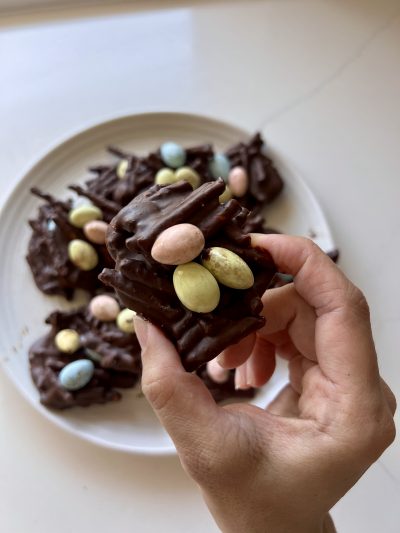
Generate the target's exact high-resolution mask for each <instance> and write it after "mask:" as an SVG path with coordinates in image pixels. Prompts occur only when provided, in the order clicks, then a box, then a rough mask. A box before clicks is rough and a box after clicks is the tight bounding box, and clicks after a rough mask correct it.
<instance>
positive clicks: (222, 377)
mask: <svg viewBox="0 0 400 533" xmlns="http://www.w3.org/2000/svg"><path fill="white" fill-rule="evenodd" d="M207 374H208V375H209V377H210V378H211V379H212V380H213V381H214V383H226V382H227V381H228V379H229V370H226V369H225V368H222V366H221V365H219V364H218V362H217V360H216V359H213V360H212V361H208V363H207Z"/></svg>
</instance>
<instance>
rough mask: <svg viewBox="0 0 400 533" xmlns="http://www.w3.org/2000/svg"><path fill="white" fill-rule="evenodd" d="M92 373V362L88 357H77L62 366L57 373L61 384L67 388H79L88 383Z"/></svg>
mask: <svg viewBox="0 0 400 533" xmlns="http://www.w3.org/2000/svg"><path fill="white" fill-rule="evenodd" d="M93 373H94V364H93V362H92V361H90V360H89V359H78V360H77V361H73V362H72V363H69V364H68V365H66V366H64V368H63V369H62V370H61V372H60V374H59V375H58V379H59V381H60V383H61V385H62V386H63V387H64V388H65V389H67V390H71V391H73V390H79V389H82V388H83V387H84V386H85V385H87V384H88V383H89V381H90V380H91V379H92V377H93Z"/></svg>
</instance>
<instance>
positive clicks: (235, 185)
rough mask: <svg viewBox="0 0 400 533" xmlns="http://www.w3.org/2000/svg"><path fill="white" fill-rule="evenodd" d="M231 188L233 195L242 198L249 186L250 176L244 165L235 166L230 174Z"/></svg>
mask: <svg viewBox="0 0 400 533" xmlns="http://www.w3.org/2000/svg"><path fill="white" fill-rule="evenodd" d="M228 183H229V188H230V190H231V192H232V194H233V196H237V197H238V198H241V197H242V196H244V195H245V194H246V192H247V189H248V187H249V177H248V175H247V172H246V170H245V169H244V168H243V167H233V168H232V169H231V171H230V172H229V176H228Z"/></svg>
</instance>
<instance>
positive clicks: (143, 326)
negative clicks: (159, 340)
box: [134, 316, 149, 350]
mask: <svg viewBox="0 0 400 533" xmlns="http://www.w3.org/2000/svg"><path fill="white" fill-rule="evenodd" d="M134 324H135V333H136V337H137V340H138V341H139V344H140V347H141V348H142V350H144V349H145V348H146V345H147V333H148V329H149V325H148V323H147V322H146V321H145V320H143V319H142V318H139V317H138V316H135V318H134Z"/></svg>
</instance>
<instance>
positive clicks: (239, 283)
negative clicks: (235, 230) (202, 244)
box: [202, 246, 254, 289]
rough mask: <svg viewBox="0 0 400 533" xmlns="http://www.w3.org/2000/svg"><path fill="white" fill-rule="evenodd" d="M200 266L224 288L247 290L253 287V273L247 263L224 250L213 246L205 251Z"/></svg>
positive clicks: (229, 251)
mask: <svg viewBox="0 0 400 533" xmlns="http://www.w3.org/2000/svg"><path fill="white" fill-rule="evenodd" d="M202 265H203V266H204V267H205V268H206V269H207V270H209V271H210V272H211V274H212V275H213V276H214V277H215V278H216V279H217V280H218V281H219V282H220V283H222V285H225V286H226V287H231V288H232V289H249V288H250V287H252V286H253V285H254V276H253V272H252V271H251V270H250V267H249V266H248V265H247V263H246V262H245V261H243V259H242V258H241V257H239V256H238V255H237V254H235V253H234V252H231V250H227V249H226V248H221V247H219V246H214V247H213V248H210V249H209V250H207V251H206V252H205V254H204V257H203V259H202Z"/></svg>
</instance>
